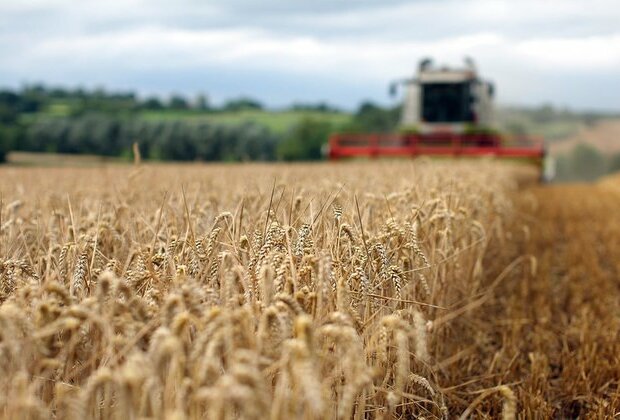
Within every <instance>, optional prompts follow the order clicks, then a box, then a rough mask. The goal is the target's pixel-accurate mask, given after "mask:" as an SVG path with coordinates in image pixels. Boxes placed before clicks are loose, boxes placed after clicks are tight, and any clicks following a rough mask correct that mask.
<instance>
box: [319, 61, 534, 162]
mask: <svg viewBox="0 0 620 420" xmlns="http://www.w3.org/2000/svg"><path fill="white" fill-rule="evenodd" d="M401 85H402V86H404V90H405V94H404V99H403V106H402V114H401V119H400V124H399V128H398V131H397V132H395V133H388V134H385V133H367V134H347V133H341V134H335V135H333V136H331V138H330V139H329V157H330V158H331V159H340V158H347V157H379V156H405V157H407V156H409V157H411V156H420V155H427V156H496V157H498V158H510V159H526V160H528V161H533V162H534V163H536V164H538V165H540V166H541V168H542V166H543V161H544V158H545V148H544V144H543V141H542V140H541V139H537V138H532V137H526V136H508V135H505V134H502V133H501V132H499V131H498V130H497V129H496V128H495V126H494V106H493V102H494V96H495V88H494V86H493V84H492V83H491V82H489V81H485V80H483V79H482V78H480V76H479V75H478V71H477V69H476V66H475V65H474V62H473V61H472V60H471V59H466V60H465V65H464V66H463V67H458V68H449V67H436V66H435V65H434V64H433V62H432V61H431V60H429V59H425V60H422V61H421V62H420V64H419V66H418V71H417V74H416V75H415V77H413V78H409V79H403V80H400V81H398V82H394V83H392V85H391V86H390V93H392V94H396V92H397V91H398V87H399V86H401Z"/></svg>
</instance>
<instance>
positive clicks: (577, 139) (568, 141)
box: [549, 118, 620, 155]
mask: <svg viewBox="0 0 620 420" xmlns="http://www.w3.org/2000/svg"><path fill="white" fill-rule="evenodd" d="M578 144H586V145H588V146H591V147H594V148H596V149H598V150H599V151H600V152H602V153H604V154H614V153H619V152H620V118H612V119H605V120H599V121H596V122H594V123H592V124H581V125H580V127H579V129H578V130H577V131H576V132H575V133H573V134H570V135H568V136H566V137H565V138H563V139H560V140H558V141H555V142H553V143H551V144H550V146H549V150H550V151H551V153H552V154H554V155H557V154H560V153H566V152H569V151H571V150H573V148H574V147H575V146H577V145H578Z"/></svg>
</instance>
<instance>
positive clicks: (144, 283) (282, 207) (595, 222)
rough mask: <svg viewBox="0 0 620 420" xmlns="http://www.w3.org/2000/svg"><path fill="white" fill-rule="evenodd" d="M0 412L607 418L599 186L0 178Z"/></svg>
mask: <svg viewBox="0 0 620 420" xmlns="http://www.w3.org/2000/svg"><path fill="white" fill-rule="evenodd" d="M0 175H1V176H0V193H1V194H0V196H1V197H2V198H1V199H0V200H1V206H0V210H1V211H0V256H2V257H1V258H2V260H1V261H0V279H1V282H0V285H1V288H0V302H1V304H0V325H1V326H2V330H1V331H2V334H1V336H0V349H1V352H0V365H1V366H2V371H3V373H4V375H3V377H2V378H0V389H1V390H2V393H1V395H3V396H4V397H2V398H0V410H1V412H2V413H3V416H5V417H6V418H12V417H16V416H20V417H24V416H30V418H48V417H49V416H50V415H52V414H53V415H56V416H58V417H61V418H85V417H93V418H106V419H107V418H118V419H120V418H132V417H141V418H157V417H159V416H169V417H172V416H174V417H175V418H199V417H200V418H202V417H203V416H204V415H205V413H206V414H207V415H209V416H211V417H212V418H255V419H260V418H265V416H266V415H269V416H270V417H271V418H274V419H278V418H281V419H286V418H295V417H301V418H306V419H314V418H316V419H319V418H343V419H348V418H351V417H354V418H364V417H370V418H375V417H381V418H411V417H414V416H415V417H418V416H423V417H425V418H454V417H457V416H459V415H462V416H463V417H467V416H469V415H471V416H474V417H484V416H489V417H493V418H496V417H499V416H503V417H504V418H506V419H512V418H515V415H516V414H517V413H518V414H519V415H521V416H530V417H533V416H541V415H542V416H545V415H546V416H551V417H577V416H581V417H584V418H585V417H601V418H602V417H613V415H615V414H616V413H617V412H618V410H619V409H620V406H619V404H620V392H619V386H620V384H619V381H618V378H619V377H620V360H618V354H620V340H619V337H618V331H620V319H619V316H618V314H619V313H620V302H619V299H618V285H617V278H618V276H619V275H620V266H619V265H618V263H617V261H619V260H620V258H619V257H620V249H618V247H617V241H616V239H617V237H618V236H619V235H620V225H619V224H618V222H617V220H616V218H615V217H614V215H615V210H614V209H617V208H618V206H619V205H620V192H619V191H620V190H619V189H618V188H619V186H620V182H618V181H617V179H613V178H610V179H607V180H605V181H604V182H601V183H600V184H597V185H596V186H583V187H572V186H569V187H537V186H535V184H534V183H533V180H534V179H535V175H534V174H533V173H531V172H530V171H529V170H528V168H524V167H521V166H515V165H502V164H498V163H493V162H492V161H481V162H476V163H472V162H437V161H428V160H423V159H422V160H417V161H415V162H410V161H398V162H357V163H342V164H304V165H284V164H276V165H209V166H204V165H145V166H138V167H128V166H99V167H96V168H18V167H3V168H0Z"/></svg>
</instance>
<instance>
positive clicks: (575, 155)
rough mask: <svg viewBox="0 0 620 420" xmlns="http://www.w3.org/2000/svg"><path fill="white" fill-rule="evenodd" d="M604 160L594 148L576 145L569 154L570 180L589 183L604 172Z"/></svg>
mask: <svg viewBox="0 0 620 420" xmlns="http://www.w3.org/2000/svg"><path fill="white" fill-rule="evenodd" d="M606 166H607V165H606V162H605V158H604V157H603V155H602V154H601V152H599V151H598V150H597V149H596V148H594V147H592V146H588V145H586V144H578V145H577V146H575V148H574V149H573V151H572V152H571V154H570V171H571V178H573V179H578V180H584V181H591V180H594V179H596V178H598V177H599V176H601V175H603V174H605V172H606V169H607V168H606Z"/></svg>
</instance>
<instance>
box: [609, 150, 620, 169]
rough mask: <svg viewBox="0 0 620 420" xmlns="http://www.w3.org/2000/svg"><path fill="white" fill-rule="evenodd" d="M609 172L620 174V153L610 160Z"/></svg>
mask: <svg viewBox="0 0 620 420" xmlns="http://www.w3.org/2000/svg"><path fill="white" fill-rule="evenodd" d="M608 171H609V172H620V153H616V154H614V155H612V156H611V157H610V158H609V166H608Z"/></svg>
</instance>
